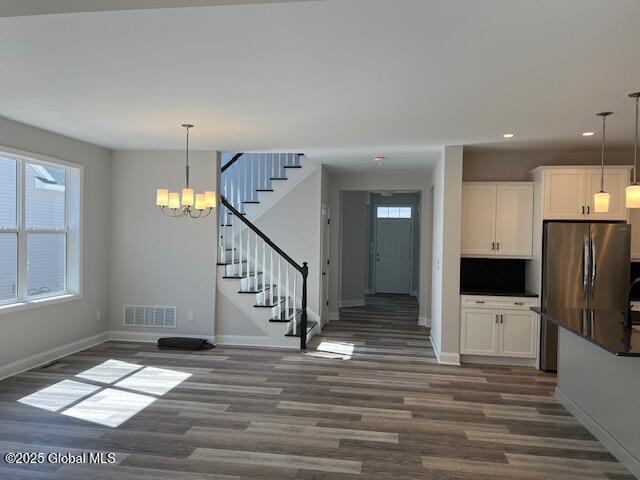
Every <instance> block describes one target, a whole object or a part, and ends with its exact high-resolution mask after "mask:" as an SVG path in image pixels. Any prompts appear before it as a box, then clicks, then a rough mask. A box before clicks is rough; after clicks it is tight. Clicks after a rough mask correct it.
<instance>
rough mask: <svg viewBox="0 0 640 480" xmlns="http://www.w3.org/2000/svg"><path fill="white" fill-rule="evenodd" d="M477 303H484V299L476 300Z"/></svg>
mask: <svg viewBox="0 0 640 480" xmlns="http://www.w3.org/2000/svg"><path fill="white" fill-rule="evenodd" d="M476 303H484V300H476Z"/></svg>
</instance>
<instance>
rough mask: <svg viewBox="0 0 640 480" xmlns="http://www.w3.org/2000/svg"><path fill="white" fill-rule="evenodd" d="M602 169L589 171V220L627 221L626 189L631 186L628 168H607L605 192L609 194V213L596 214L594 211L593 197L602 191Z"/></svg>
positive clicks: (590, 169) (587, 201)
mask: <svg viewBox="0 0 640 480" xmlns="http://www.w3.org/2000/svg"><path fill="white" fill-rule="evenodd" d="M601 178H602V170H601V169H600V168H588V169H587V198H586V203H587V206H588V209H587V211H588V212H589V214H588V215H587V218H588V219H589V220H626V219H627V207H626V206H625V187H626V186H627V185H628V184H629V170H628V169H626V168H606V169H605V171H604V190H605V192H608V193H609V211H608V212H606V213H596V212H595V211H594V210H593V195H594V194H595V193H597V192H599V191H600V179H601Z"/></svg>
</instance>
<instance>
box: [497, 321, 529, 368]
mask: <svg viewBox="0 0 640 480" xmlns="http://www.w3.org/2000/svg"><path fill="white" fill-rule="evenodd" d="M499 325H500V342H499V347H498V355H499V356H502V357H520V358H535V357H536V345H537V342H536V338H537V337H536V325H537V318H536V314H535V313H533V312H524V311H523V312H518V311H516V310H501V311H500V323H499Z"/></svg>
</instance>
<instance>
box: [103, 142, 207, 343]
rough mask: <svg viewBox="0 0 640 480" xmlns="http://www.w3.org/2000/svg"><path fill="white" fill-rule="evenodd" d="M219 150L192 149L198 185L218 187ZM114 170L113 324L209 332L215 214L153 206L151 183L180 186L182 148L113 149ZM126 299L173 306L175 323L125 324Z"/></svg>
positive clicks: (161, 332)
mask: <svg viewBox="0 0 640 480" xmlns="http://www.w3.org/2000/svg"><path fill="white" fill-rule="evenodd" d="M216 155H217V154H216V152H211V151H192V152H191V153H190V156H189V160H190V163H191V182H192V184H193V185H192V186H193V188H194V189H195V190H196V192H204V191H205V190H215V191H216V192H217V190H218V189H217V186H216V162H217V159H216ZM112 170H113V171H112V196H111V237H110V238H111V242H110V251H111V282H110V283H111V295H110V316H109V328H110V330H112V331H125V332H129V333H131V332H136V331H139V332H144V333H148V334H150V335H153V336H156V337H161V336H172V335H174V334H183V335H192V336H201V337H205V336H206V337H211V336H213V334H214V312H215V292H216V237H217V231H218V226H217V224H218V221H217V215H216V214H215V213H214V214H211V215H210V216H209V217H206V218H204V219H197V220H194V219H189V218H169V217H166V216H165V215H163V214H162V213H161V212H160V209H159V208H158V207H156V206H155V190H156V188H158V187H165V188H169V189H170V190H171V191H178V192H179V191H180V189H181V188H182V187H183V185H184V181H185V179H184V151H116V152H114V156H113V169H112ZM125 304H133V305H166V306H176V307H177V328H176V329H169V328H167V329H165V328H147V327H124V326H123V320H122V308H123V305H125ZM188 311H193V313H194V320H193V321H187V312H188Z"/></svg>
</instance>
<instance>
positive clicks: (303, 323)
mask: <svg viewBox="0 0 640 480" xmlns="http://www.w3.org/2000/svg"><path fill="white" fill-rule="evenodd" d="M308 276H309V266H308V265H307V262H304V263H303V264H302V314H301V315H300V350H306V349H307V277H308Z"/></svg>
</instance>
